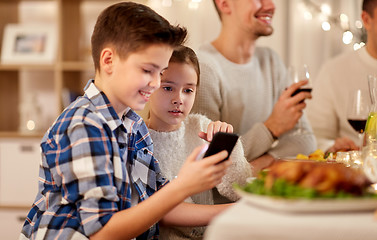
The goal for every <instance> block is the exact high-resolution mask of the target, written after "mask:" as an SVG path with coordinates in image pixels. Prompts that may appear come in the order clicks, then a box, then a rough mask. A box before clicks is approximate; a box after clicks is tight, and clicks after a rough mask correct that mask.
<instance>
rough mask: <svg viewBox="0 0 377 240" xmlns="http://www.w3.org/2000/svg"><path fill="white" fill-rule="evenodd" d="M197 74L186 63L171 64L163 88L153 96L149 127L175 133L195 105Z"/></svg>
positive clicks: (162, 83) (162, 80)
mask: <svg viewBox="0 0 377 240" xmlns="http://www.w3.org/2000/svg"><path fill="white" fill-rule="evenodd" d="M197 77H198V76H197V74H196V71H195V70H194V68H193V67H192V66H191V65H189V64H185V63H174V62H173V63H169V68H168V69H167V70H166V71H164V73H163V75H162V79H161V87H160V88H159V89H157V90H156V92H155V93H153V94H152V96H151V101H150V119H149V126H150V127H151V128H152V129H155V130H158V131H165V132H168V131H174V130H177V129H178V128H179V127H180V126H181V122H182V121H183V120H184V119H185V118H186V117H187V115H188V114H189V113H190V111H191V108H192V106H193V104H194V100H195V93H196V84H197Z"/></svg>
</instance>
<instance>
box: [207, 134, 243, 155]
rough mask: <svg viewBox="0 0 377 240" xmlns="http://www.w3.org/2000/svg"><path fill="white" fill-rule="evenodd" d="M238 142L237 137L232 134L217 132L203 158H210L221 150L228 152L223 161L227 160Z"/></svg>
mask: <svg viewBox="0 0 377 240" xmlns="http://www.w3.org/2000/svg"><path fill="white" fill-rule="evenodd" d="M237 140H238V135H237V134H234V133H225V132H217V133H215V135H214V136H213V139H212V141H211V143H210V144H209V147H208V149H207V151H206V153H205V154H204V157H208V156H211V155H213V154H216V153H218V152H221V151H223V150H226V151H228V157H227V158H226V159H224V160H223V161H225V160H228V159H229V156H230V154H231V153H232V151H233V148H234V146H235V145H236V143H237Z"/></svg>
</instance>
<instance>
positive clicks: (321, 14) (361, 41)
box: [302, 0, 366, 50]
mask: <svg viewBox="0 0 377 240" xmlns="http://www.w3.org/2000/svg"><path fill="white" fill-rule="evenodd" d="M302 2H303V3H304V5H305V6H306V10H305V11H304V19H305V20H311V19H312V18H314V16H316V15H318V18H319V20H320V21H321V22H322V23H321V27H322V30H323V31H330V30H331V28H332V27H331V26H332V25H335V26H336V27H339V28H340V29H341V31H342V32H343V35H342V41H343V43H344V44H347V45H348V44H351V43H352V42H353V41H355V43H354V44H353V49H354V50H357V49H359V48H360V47H362V46H364V45H365V42H366V32H365V29H364V28H363V24H362V22H361V21H360V20H357V21H355V24H354V28H353V27H351V24H350V20H349V18H348V16H347V15H346V14H345V13H341V14H339V15H334V14H332V9H331V7H330V5H328V4H321V5H319V4H317V3H315V2H313V1H312V0H302ZM309 16H311V17H309Z"/></svg>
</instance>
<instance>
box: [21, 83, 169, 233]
mask: <svg viewBox="0 0 377 240" xmlns="http://www.w3.org/2000/svg"><path fill="white" fill-rule="evenodd" d="M122 120H123V121H122ZM122 120H121V119H119V117H118V115H117V114H116V112H115V110H114V108H113V107H112V106H111V104H110V102H109V100H108V99H107V97H106V96H105V94H104V93H103V92H100V91H99V90H98V89H97V88H96V86H95V85H94V80H90V81H89V82H88V84H87V86H86V87H85V95H84V96H82V97H80V98H78V99H77V100H76V101H74V102H73V103H72V104H71V105H70V106H68V107H67V108H66V109H65V110H64V111H63V113H62V114H61V115H60V116H59V118H58V119H57V120H56V121H55V123H54V124H53V125H52V127H51V128H50V129H49V130H48V131H47V133H46V134H45V136H44V137H43V140H42V143H41V149H42V162H41V163H40V171H39V192H38V195H37V197H36V199H35V202H34V204H33V205H32V209H31V210H30V212H29V214H28V216H27V218H26V221H25V224H24V226H23V229H22V233H21V236H20V239H25V237H26V238H31V239H87V238H88V237H89V236H90V235H91V234H93V233H95V232H97V231H98V230H100V229H101V228H102V227H103V226H104V225H105V224H106V223H107V221H109V219H110V218H111V216H112V215H113V214H114V213H116V212H118V211H120V210H122V209H127V208H129V207H131V191H132V188H131V184H132V185H133V187H134V188H133V189H136V190H137V195H138V196H139V201H143V200H145V199H147V198H148V197H149V196H150V195H152V194H153V193H154V192H155V191H157V190H158V189H160V188H161V187H162V186H163V185H165V184H166V183H167V181H166V180H165V179H164V178H163V177H162V175H161V173H160V168H159V165H158V161H157V160H156V159H155V158H154V157H153V154H152V153H153V146H152V140H151V138H150V135H149V132H148V129H147V127H146V125H145V123H144V121H143V120H142V119H141V118H140V117H139V116H138V115H137V114H136V113H135V112H133V111H132V110H129V111H128V112H127V113H126V114H125V115H124V116H123V119H122ZM127 129H129V130H130V131H129V132H128V131H127ZM140 217H143V216H140ZM124 227H132V226H124ZM157 238H158V226H157V225H154V226H152V227H151V228H150V229H149V231H147V232H146V233H144V234H143V235H141V236H139V237H138V238H137V239H157Z"/></svg>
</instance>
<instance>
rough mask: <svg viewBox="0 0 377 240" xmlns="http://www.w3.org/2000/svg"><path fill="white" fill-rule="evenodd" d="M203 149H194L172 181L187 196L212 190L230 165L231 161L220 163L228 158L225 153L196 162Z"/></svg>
mask: <svg viewBox="0 0 377 240" xmlns="http://www.w3.org/2000/svg"><path fill="white" fill-rule="evenodd" d="M203 147H204V145H202V146H200V147H197V148H195V149H194V151H193V152H192V153H191V154H190V156H189V157H188V158H187V159H186V161H185V163H184V164H183V166H182V168H181V170H180V171H179V173H178V177H177V178H176V179H174V180H173V181H174V182H176V183H177V184H180V185H181V186H180V188H181V189H184V191H187V193H186V194H188V195H187V196H191V195H193V194H196V193H200V192H203V191H206V190H209V189H212V188H213V187H215V186H216V185H218V184H219V183H221V180H222V177H223V176H224V175H225V173H226V169H227V168H228V167H229V166H230V164H231V161H224V162H221V161H222V160H224V159H225V158H226V157H227V156H228V153H227V151H222V152H219V153H217V154H215V155H212V156H209V157H206V158H203V159H201V160H196V158H197V156H198V155H199V153H200V150H201V149H202V148H203ZM220 162H221V163H220Z"/></svg>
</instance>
